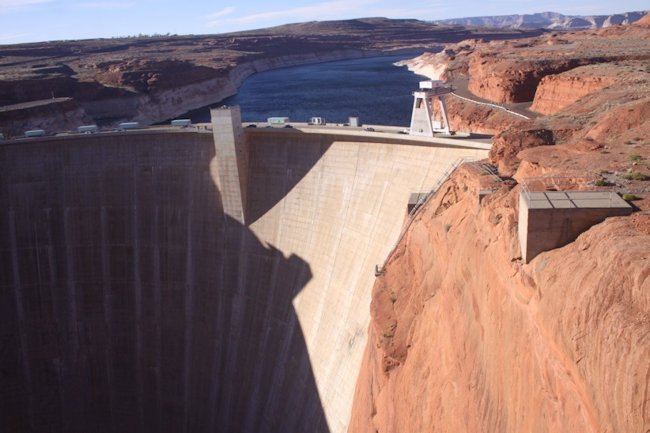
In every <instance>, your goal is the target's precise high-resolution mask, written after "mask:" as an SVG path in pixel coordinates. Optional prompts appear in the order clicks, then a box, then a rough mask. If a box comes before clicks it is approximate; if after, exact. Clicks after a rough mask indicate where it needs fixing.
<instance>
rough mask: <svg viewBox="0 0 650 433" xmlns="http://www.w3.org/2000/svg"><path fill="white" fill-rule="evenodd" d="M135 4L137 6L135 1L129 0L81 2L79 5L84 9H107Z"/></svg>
mask: <svg viewBox="0 0 650 433" xmlns="http://www.w3.org/2000/svg"><path fill="white" fill-rule="evenodd" d="M133 6H135V4H134V3H127V2H95V3H81V4H79V7H81V8H84V9H101V10H105V11H113V10H124V9H130V8H132V7H133Z"/></svg>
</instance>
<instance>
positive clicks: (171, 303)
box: [0, 133, 329, 433]
mask: <svg viewBox="0 0 650 433" xmlns="http://www.w3.org/2000/svg"><path fill="white" fill-rule="evenodd" d="M314 156H318V152H316V153H315V154H314ZM213 158H214V143H213V141H212V136H211V135H209V134H197V133H182V134H181V133H178V134H157V135H156V134H155V133H151V134H139V135H126V134H125V135H123V136H119V135H113V136H92V137H78V138H74V139H69V140H67V141H65V142H63V141H52V140H50V141H48V140H44V141H40V142H33V143H22V144H11V145H4V146H2V147H0V186H1V189H0V203H1V204H2V205H1V209H0V425H1V426H3V430H4V431H8V432H91V431H92V432H111V433H113V432H115V433H117V432H143V433H145V432H174V433H178V432H303V431H310V432H328V431H329V429H328V424H327V422H326V419H325V415H324V409H323V405H322V403H321V398H320V397H319V392H318V389H317V387H316V381H315V377H314V372H313V371H312V365H311V363H310V358H309V354H308V350H307V347H306V343H305V338H304V336H303V332H302V330H301V326H300V323H299V319H298V317H297V314H296V312H295V311H294V307H293V305H292V300H293V299H294V298H295V297H296V295H297V294H298V293H299V292H300V291H301V290H302V289H303V287H305V286H306V285H307V284H309V282H310V281H311V280H312V278H313V271H312V269H311V268H310V265H309V264H308V263H307V262H306V261H305V260H303V259H302V258H301V257H299V256H298V255H296V254H288V255H285V254H283V253H282V252H281V251H279V250H278V249H276V248H275V247H273V246H271V245H270V244H268V243H262V242H261V241H260V240H259V239H258V238H257V237H256V235H255V234H254V233H253V232H252V231H251V230H250V229H249V228H247V227H244V226H242V225H241V224H239V223H238V222H237V221H235V220H233V219H231V218H229V217H228V216H226V215H224V213H223V207H222V204H221V198H220V194H219V191H218V190H217V188H216V187H215V183H214V180H213V177H212V176H211V173H210V161H211V160H212V159H213ZM303 174H304V173H303ZM301 176H302V174H301ZM285 186H286V187H287V188H289V186H287V185H285ZM271 205H272V203H264V204H263V207H268V206H271Z"/></svg>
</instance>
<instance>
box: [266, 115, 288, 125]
mask: <svg viewBox="0 0 650 433" xmlns="http://www.w3.org/2000/svg"><path fill="white" fill-rule="evenodd" d="M266 123H268V125H269V126H284V125H288V124H289V118H288V117H269V118H268V119H266Z"/></svg>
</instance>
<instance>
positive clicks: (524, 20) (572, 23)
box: [434, 11, 648, 29]
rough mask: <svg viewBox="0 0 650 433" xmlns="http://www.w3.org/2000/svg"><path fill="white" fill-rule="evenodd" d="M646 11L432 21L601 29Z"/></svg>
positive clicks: (626, 20) (631, 19)
mask: <svg viewBox="0 0 650 433" xmlns="http://www.w3.org/2000/svg"><path fill="white" fill-rule="evenodd" d="M647 13H648V11H639V12H625V13H622V14H614V15H589V16H580V15H562V14H559V13H557V12H541V13H536V14H525V15H499V16H487V17H468V18H452V19H448V20H438V21H434V23H436V24H453V25H461V26H479V27H497V28H513V29H518V28H545V29H585V28H592V29H595V28H601V27H609V26H613V25H619V24H631V23H633V22H635V21H637V20H639V19H641V18H643V17H644V16H645V15H646V14H647Z"/></svg>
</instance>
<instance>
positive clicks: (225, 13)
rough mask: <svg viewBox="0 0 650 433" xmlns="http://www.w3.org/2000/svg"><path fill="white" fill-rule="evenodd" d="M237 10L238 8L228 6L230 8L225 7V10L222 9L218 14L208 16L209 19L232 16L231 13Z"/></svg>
mask: <svg viewBox="0 0 650 433" xmlns="http://www.w3.org/2000/svg"><path fill="white" fill-rule="evenodd" d="M235 10H236V8H234V7H232V6H228V7H225V8H223V9H221V10H220V11H218V12H214V13H211V14H210V15H208V17H209V18H210V19H215V18H219V17H225V16H226V15H230V14H231V13H233V12H235Z"/></svg>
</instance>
